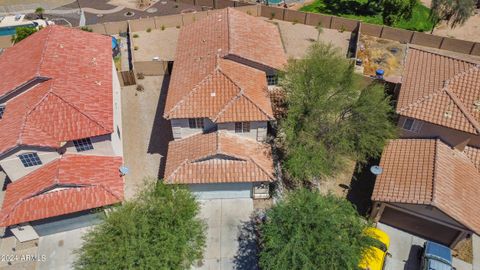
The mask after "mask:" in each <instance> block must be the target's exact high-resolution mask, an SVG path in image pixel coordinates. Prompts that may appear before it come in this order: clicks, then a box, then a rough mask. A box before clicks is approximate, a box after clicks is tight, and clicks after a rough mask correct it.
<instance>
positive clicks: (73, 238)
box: [36, 227, 91, 270]
mask: <svg viewBox="0 0 480 270" xmlns="http://www.w3.org/2000/svg"><path fill="white" fill-rule="evenodd" d="M90 228H91V227H85V228H80V229H76V230H71V231H67V232H61V233H57V234H52V235H48V236H44V237H40V240H39V243H38V254H39V256H45V257H46V260H45V261H40V262H38V265H37V268H36V269H37V270H49V269H72V263H73V262H74V260H75V258H76V255H75V254H74V253H73V251H74V250H76V249H78V248H80V247H81V245H82V242H83V240H82V236H83V235H84V234H85V233H86V232H87V231H88V230H89V229H90Z"/></svg>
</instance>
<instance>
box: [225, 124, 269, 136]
mask: <svg viewBox="0 0 480 270" xmlns="http://www.w3.org/2000/svg"><path fill="white" fill-rule="evenodd" d="M218 130H226V131H229V132H232V133H235V123H220V124H218ZM235 134H237V135H239V136H243V137H247V138H250V139H253V140H258V141H265V140H266V138H267V122H250V132H248V133H235Z"/></svg>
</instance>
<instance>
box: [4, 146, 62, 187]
mask: <svg viewBox="0 0 480 270" xmlns="http://www.w3.org/2000/svg"><path fill="white" fill-rule="evenodd" d="M30 152H35V153H37V154H38V157H39V158H40V160H41V161H42V165H38V166H32V167H27V168H26V167H24V166H23V164H22V162H21V161H20V158H19V157H18V156H19V155H21V154H24V153H30ZM59 157H60V154H59V153H57V152H56V151H55V150H54V149H46V148H43V149H42V148H38V147H26V146H22V147H19V148H17V149H16V150H14V151H13V152H11V153H9V154H8V155H7V156H5V157H3V158H2V159H1V160H0V166H1V167H2V168H3V170H4V171H5V173H6V174H7V175H8V177H9V178H10V180H12V181H15V180H18V179H19V178H20V177H23V176H25V175H27V174H29V173H31V172H33V171H35V170H36V169H38V168H40V167H42V166H43V165H45V164H47V163H49V162H51V161H53V160H55V159H57V158H59Z"/></svg>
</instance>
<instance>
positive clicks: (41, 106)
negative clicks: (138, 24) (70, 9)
mask: <svg viewBox="0 0 480 270" xmlns="http://www.w3.org/2000/svg"><path fill="white" fill-rule="evenodd" d="M0 78H2V79H1V80H0V99H1V98H2V97H3V98H5V97H6V96H7V95H8V94H10V93H13V92H14V91H15V90H16V88H17V87H19V86H21V85H23V84H25V83H27V82H30V81H32V80H34V79H36V78H45V79H46V81H41V82H38V83H37V84H36V85H34V86H33V87H32V88H31V89H29V90H27V91H26V92H25V93H22V94H19V95H17V96H15V97H13V98H10V99H8V100H7V101H6V102H5V105H6V109H5V112H4V114H3V117H2V119H0V130H1V131H2V133H1V135H2V136H1V138H0V153H3V152H5V151H7V150H9V149H11V148H14V147H15V146H18V145H35V146H48V147H59V146H60V144H61V142H64V141H70V140H75V139H80V138H85V137H92V136H98V135H104V134H109V133H112V132H113V94H112V91H113V90H112V54H111V40H110V37H106V36H102V35H98V34H93V33H88V32H85V31H80V30H76V29H71V28H65V27H60V26H49V27H47V28H45V29H43V30H41V31H39V32H38V33H35V34H33V35H31V36H30V37H28V38H27V39H25V40H23V41H21V42H19V43H18V44H16V45H15V46H13V47H11V48H8V49H6V51H5V52H4V53H3V54H1V55H0Z"/></svg>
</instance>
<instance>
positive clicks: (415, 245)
mask: <svg viewBox="0 0 480 270" xmlns="http://www.w3.org/2000/svg"><path fill="white" fill-rule="evenodd" d="M377 227H378V228H379V229H381V230H383V231H385V232H386V233H387V234H388V235H389V236H390V251H389V252H390V253H391V254H392V257H391V258H390V257H389V258H387V262H386V264H385V270H418V269H420V254H421V251H422V248H423V244H424V243H425V241H426V240H425V239H422V238H420V237H417V236H415V235H412V234H409V233H407V232H404V231H401V230H399V229H396V228H393V227H391V226H388V225H385V224H382V223H378V225H377ZM453 266H454V267H456V269H457V270H472V265H471V264H469V263H466V262H464V261H461V260H459V259H457V258H453Z"/></svg>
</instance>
